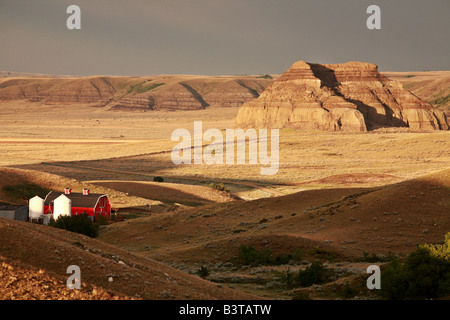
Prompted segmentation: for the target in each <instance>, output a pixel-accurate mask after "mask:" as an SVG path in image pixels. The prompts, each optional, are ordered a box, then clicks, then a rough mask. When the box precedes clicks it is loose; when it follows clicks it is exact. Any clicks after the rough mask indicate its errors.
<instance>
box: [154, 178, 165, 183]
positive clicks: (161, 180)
mask: <svg viewBox="0 0 450 320" xmlns="http://www.w3.org/2000/svg"><path fill="white" fill-rule="evenodd" d="M153 181H155V182H164V178H163V177H153Z"/></svg>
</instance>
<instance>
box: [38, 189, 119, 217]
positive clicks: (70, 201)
mask: <svg viewBox="0 0 450 320" xmlns="http://www.w3.org/2000/svg"><path fill="white" fill-rule="evenodd" d="M83 213H85V214H87V215H88V216H89V217H91V219H93V220H97V218H98V216H103V217H108V218H109V219H110V218H111V204H110V203H109V200H108V196H107V195H106V194H99V193H90V192H89V189H84V190H83V192H82V193H75V192H72V189H70V188H66V189H65V190H64V193H61V192H54V191H50V192H49V193H48V194H47V196H46V197H45V199H44V214H45V215H47V214H53V218H54V219H55V220H56V219H57V218H58V217H59V216H60V215H72V216H73V215H80V214H83Z"/></svg>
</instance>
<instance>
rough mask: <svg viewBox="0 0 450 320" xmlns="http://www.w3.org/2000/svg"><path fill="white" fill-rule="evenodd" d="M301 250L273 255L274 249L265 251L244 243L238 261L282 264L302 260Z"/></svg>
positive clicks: (254, 264)
mask: <svg viewBox="0 0 450 320" xmlns="http://www.w3.org/2000/svg"><path fill="white" fill-rule="evenodd" d="M301 257H302V254H301V250H300V249H297V250H296V251H295V253H294V254H293V255H292V254H283V255H276V256H273V255H272V250H270V249H264V250H263V251H257V250H256V249H255V248H253V247H252V246H245V245H242V246H241V248H240V251H239V255H238V261H239V263H240V264H242V265H252V266H258V265H282V264H288V263H289V262H290V261H295V262H298V261H300V260H301Z"/></svg>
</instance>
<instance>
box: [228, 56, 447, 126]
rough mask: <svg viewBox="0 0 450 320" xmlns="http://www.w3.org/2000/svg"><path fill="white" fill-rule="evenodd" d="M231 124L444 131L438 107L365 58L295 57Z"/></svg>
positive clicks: (442, 118) (444, 121) (244, 107)
mask: <svg viewBox="0 0 450 320" xmlns="http://www.w3.org/2000/svg"><path fill="white" fill-rule="evenodd" d="M236 125H237V126H239V127H254V128H262V127H270V128H284V127H292V128H297V129H304V130H329V131H351V132H352V131H354V132H364V131H367V130H374V129H377V128H382V127H409V128H411V129H413V130H448V129H449V125H448V122H447V118H446V115H445V114H444V113H443V112H442V111H440V110H438V109H436V108H434V107H433V106H432V105H430V104H429V103H427V102H425V101H423V100H421V99H420V98H418V97H417V96H415V95H414V94H412V93H410V92H408V91H407V90H405V89H403V87H402V85H401V84H400V83H399V82H396V81H392V80H390V79H388V78H387V77H385V76H383V75H382V74H380V73H379V72H378V67H377V66H376V65H375V64H371V63H364V62H347V63H343V64H313V63H307V62H305V61H298V62H296V63H294V64H293V65H292V66H291V67H290V68H289V69H288V70H287V71H286V72H285V73H284V74H283V75H282V76H281V77H279V78H278V79H277V80H276V81H274V82H273V83H272V84H271V85H270V86H269V87H268V88H266V90H265V91H264V92H263V93H262V94H261V95H260V96H259V97H258V98H257V99H254V100H252V101H249V102H246V103H244V104H243V105H242V106H241V107H240V109H239V112H238V115H237V118H236Z"/></svg>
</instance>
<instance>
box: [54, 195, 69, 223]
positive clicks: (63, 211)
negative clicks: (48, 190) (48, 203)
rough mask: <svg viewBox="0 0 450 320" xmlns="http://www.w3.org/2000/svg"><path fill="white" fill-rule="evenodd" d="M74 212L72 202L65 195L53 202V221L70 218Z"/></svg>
mask: <svg viewBox="0 0 450 320" xmlns="http://www.w3.org/2000/svg"><path fill="white" fill-rule="evenodd" d="M71 211H72V200H70V199H69V198H68V197H66V196H65V195H63V194H62V195H60V196H59V197H58V198H56V199H55V200H53V219H55V220H57V219H58V218H59V216H70V215H71Z"/></svg>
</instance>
